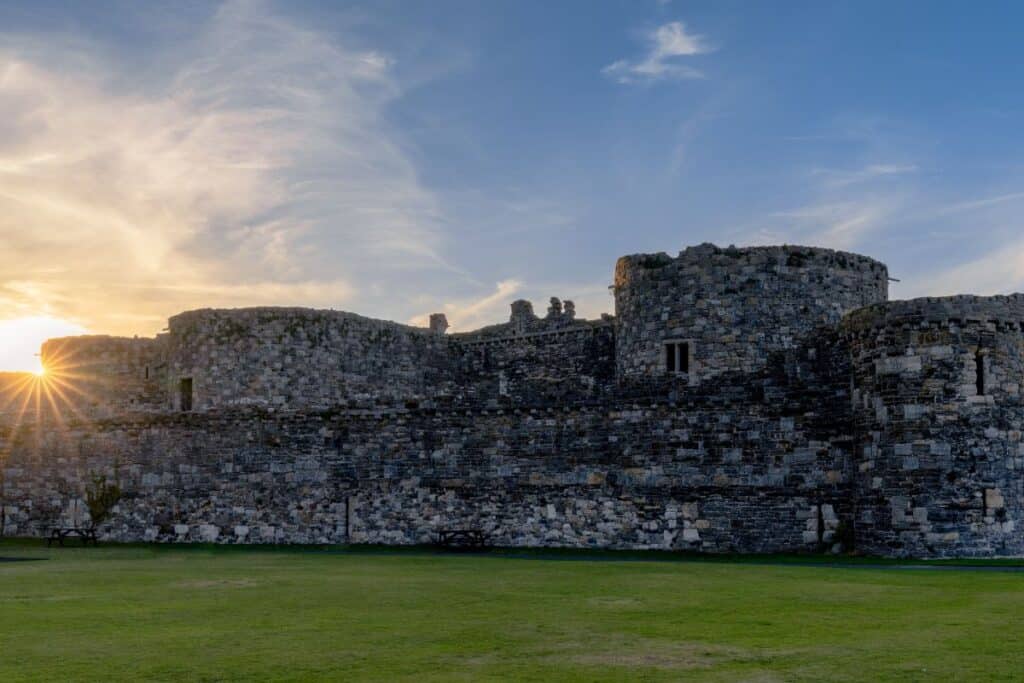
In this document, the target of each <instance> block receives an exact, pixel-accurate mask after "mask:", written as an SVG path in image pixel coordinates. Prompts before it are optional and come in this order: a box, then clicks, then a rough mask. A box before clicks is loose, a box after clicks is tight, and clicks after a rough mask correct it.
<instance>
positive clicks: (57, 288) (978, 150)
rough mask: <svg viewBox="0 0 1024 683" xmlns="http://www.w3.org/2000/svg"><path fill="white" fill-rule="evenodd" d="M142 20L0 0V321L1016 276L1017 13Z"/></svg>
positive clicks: (104, 325) (997, 8) (930, 7)
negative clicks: (699, 272) (798, 266)
mask: <svg viewBox="0 0 1024 683" xmlns="http://www.w3.org/2000/svg"><path fill="white" fill-rule="evenodd" d="M167 5H168V6H167V7H163V6H157V5H156V3H134V2H125V3H117V2H106V3H104V2H90V3H78V2H72V3H44V2H31V3H28V2H26V3H5V4H3V5H2V6H0V242H2V243H3V245H4V248H3V250H2V253H0V320H4V319H13V318H22V317H38V316H49V317H53V318H59V319H62V320H68V321H73V322H74V323H76V324H78V325H80V326H81V327H82V328H85V329H88V330H91V331H97V332H113V333H120V334H132V333H139V334H152V333H153V332H156V331H158V330H159V329H161V328H162V327H163V325H164V320H165V319H166V317H167V316H169V315H172V314H174V313H176V312H178V311H180V310H184V309H187V308H197V307H204V306H241V305H307V306H317V307H332V308H341V309H347V310H354V311H357V312H360V313H363V314H366V315H372V316H374V317H383V318H390V319H396V320H400V321H417V322H418V321H422V320H423V319H424V317H425V315H426V314H428V313H430V312H433V311H445V312H447V313H448V314H449V317H450V318H451V319H452V322H453V323H454V326H455V328H456V329H469V328H472V327H475V326H478V325H481V324H486V323H491V322H496V321H499V320H502V319H504V318H505V317H506V316H507V310H508V309H507V306H508V303H509V302H510V301H511V300H512V299H515V298H519V297H523V298H530V299H533V300H534V302H535V305H536V306H537V308H538V309H541V310H542V309H543V308H544V306H545V304H544V302H545V301H546V299H547V297H549V296H560V297H562V298H571V299H575V300H576V301H577V308H578V310H579V311H580V313H581V314H583V315H586V316H588V317H593V316H596V315H598V314H599V313H601V312H603V311H608V312H611V310H612V301H611V297H610V296H609V295H608V292H607V285H608V284H610V282H611V272H612V268H613V265H614V261H615V259H616V258H617V257H618V256H620V255H623V254H628V253H636V252H645V251H668V252H670V253H671V252H675V251H678V250H679V249H681V248H683V247H684V246H686V245H689V244H696V243H700V242H704V241H712V242H715V243H718V244H720V245H727V244H732V243H735V244H740V245H742V244H768V243H799V244H814V245H820V246H827V247H833V248H839V249H846V250H852V251H858V252H861V253H865V254H868V255H870V256H873V257H875V258H878V259H880V260H882V261H885V262H886V263H888V264H889V266H890V270H891V273H892V275H893V276H894V277H897V278H900V280H901V282H900V283H898V284H896V285H894V287H893V291H892V295H893V297H894V298H902V297H910V296H921V295H931V294H951V293H957V292H974V293H981V294H990V293H998V292H1008V291H1015V290H1019V289H1024V232H1022V230H1021V226H1020V219H1019V218H1018V217H1019V215H1020V211H1021V208H1022V207H1024V177H1022V176H1024V173H1022V171H1024V141H1022V140H1021V136H1020V135H1019V134H1018V131H1019V129H1020V127H1021V126H1020V121H1021V115H1022V112H1024V89H1022V88H1021V87H1020V84H1021V82H1022V78H1021V76H1022V75H1024V74H1021V71H1022V70H1024V42H1022V41H1021V40H1020V37H1019V32H1020V31H1019V27H1020V26H1021V21H1022V19H1024V8H1022V7H1021V6H1020V5H1019V4H1014V3H986V4H984V5H981V6H977V7H973V6H969V5H966V4H964V3H936V2H929V3H923V2H922V3H909V2H907V3H881V2H878V3H872V2H856V3H825V2H807V3H800V2H787V3H750V2H705V3H696V2H683V1H682V0H672V1H671V2H659V1H656V0H650V1H645V0H632V1H630V2H611V1H608V2H530V1H525V0H520V1H517V2H496V1H489V2H440V1H437V2H430V3H426V2H422V3H414V2H375V3H366V2H335V3H330V2H289V3H274V2H267V1H246V0H229V1H228V2H225V3H220V4H218V3H176V4H175V6H174V8H173V9H171V8H170V4H167Z"/></svg>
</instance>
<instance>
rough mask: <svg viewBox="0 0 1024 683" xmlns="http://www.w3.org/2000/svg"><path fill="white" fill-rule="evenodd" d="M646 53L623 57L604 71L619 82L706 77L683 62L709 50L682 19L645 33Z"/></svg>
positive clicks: (652, 81)
mask: <svg viewBox="0 0 1024 683" xmlns="http://www.w3.org/2000/svg"><path fill="white" fill-rule="evenodd" d="M645 38H646V41H647V43H648V48H647V52H646V53H645V54H644V55H642V56H641V57H639V58H637V59H620V60H618V61H615V62H612V63H611V64H609V65H608V66H606V67H604V68H603V69H602V70H601V72H602V73H603V74H604V75H605V76H607V77H608V78H611V79H612V80H614V81H615V82H617V83H622V84H634V83H654V82H657V81H667V80H683V79H692V78H703V77H704V74H703V72H701V71H700V70H699V69H697V68H695V67H693V66H691V65H689V64H683V63H681V62H680V59H682V58H685V57H693V56H695V55H700V54H704V53H706V52H710V51H711V48H710V47H709V46H708V45H707V43H706V42H705V40H704V38H703V37H702V36H699V35H696V34H692V33H688V32H687V30H686V25H685V24H683V22H681V21H672V22H669V23H667V24H664V25H662V26H659V27H658V28H656V29H654V30H653V31H651V32H650V33H648V34H647V35H646V36H645Z"/></svg>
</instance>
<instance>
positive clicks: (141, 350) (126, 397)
mask: <svg viewBox="0 0 1024 683" xmlns="http://www.w3.org/2000/svg"><path fill="white" fill-rule="evenodd" d="M165 342H166V338H165V337H162V336H161V337H158V338H155V339H139V338H134V339H132V338H124V337H109V336H101V335H90V336H82V337H64V338H61V339H51V340H49V341H47V342H46V343H44V344H43V346H42V349H41V351H40V358H41V360H42V363H43V366H44V367H45V368H46V369H47V372H48V375H49V378H48V381H47V382H46V383H45V384H44V385H43V389H44V391H43V393H44V397H43V399H44V400H45V401H46V402H47V404H50V405H52V406H54V407H55V409H57V410H60V411H61V412H62V413H65V414H75V413H77V414H78V415H79V416H91V417H110V416H113V415H118V414H121V413H123V412H126V411H134V410H148V411H154V410H166V409H167V408H168V407H169V403H168V391H167V362H166V345H165Z"/></svg>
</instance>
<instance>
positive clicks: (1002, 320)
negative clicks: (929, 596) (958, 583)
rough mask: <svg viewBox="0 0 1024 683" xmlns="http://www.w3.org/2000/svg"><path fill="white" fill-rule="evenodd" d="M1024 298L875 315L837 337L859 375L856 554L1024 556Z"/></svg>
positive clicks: (884, 309)
mask: <svg viewBox="0 0 1024 683" xmlns="http://www.w3.org/2000/svg"><path fill="white" fill-rule="evenodd" d="M1022 325H1024V295H1021V294H1015V295H1013V296H996V297H975V296H957V297H950V298H929V299H916V300H912V301H897V302H892V303H888V304H882V305H877V306H870V307H868V308H865V309H862V310H859V311H855V312H853V313H851V314H850V315H849V316H847V317H846V319H845V320H844V321H843V323H842V325H841V329H840V333H841V335H842V337H843V338H844V339H845V341H846V343H848V344H849V347H850V352H851V354H852V367H853V376H854V380H853V410H854V421H855V425H856V432H857V438H858V441H859V443H858V445H857V448H856V459H855V460H856V461H855V463H854V464H855V467H854V470H855V473H856V474H855V484H854V487H855V492H854V493H855V505H856V512H855V522H854V530H855V534H856V543H857V547H858V548H859V549H861V550H864V551H865V552H869V553H877V554H883V555H902V556H930V557H936V556H938V557H943V556H948V557H952V556H981V555H983V556H992V555H1021V554H1024V533H1022V529H1021V527H1020V524H1021V515H1022V513H1024V510H1022V504H1024V490H1022V489H1024V441H1022V438H1021V432H1022V430H1024V398H1022V395H1021V380H1022V379H1024V337H1022Z"/></svg>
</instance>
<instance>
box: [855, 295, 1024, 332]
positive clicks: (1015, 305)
mask: <svg viewBox="0 0 1024 683" xmlns="http://www.w3.org/2000/svg"><path fill="white" fill-rule="evenodd" d="M913 324H926V325H947V324H956V325H961V326H965V325H994V326H996V327H999V328H1002V329H1016V330H1020V329H1022V327H1024V294H1010V295H997V296H974V295H969V294H961V295H958V296H947V297H924V298H919V299H909V300H906V301H890V302H887V303H883V304H875V305H872V306H866V307H864V308H861V309H858V310H856V311H851V312H850V313H849V314H847V316H846V317H845V318H844V319H843V322H842V327H843V328H844V329H845V330H847V331H851V332H852V331H858V330H871V329H879V328H884V327H891V326H898V325H913Z"/></svg>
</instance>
